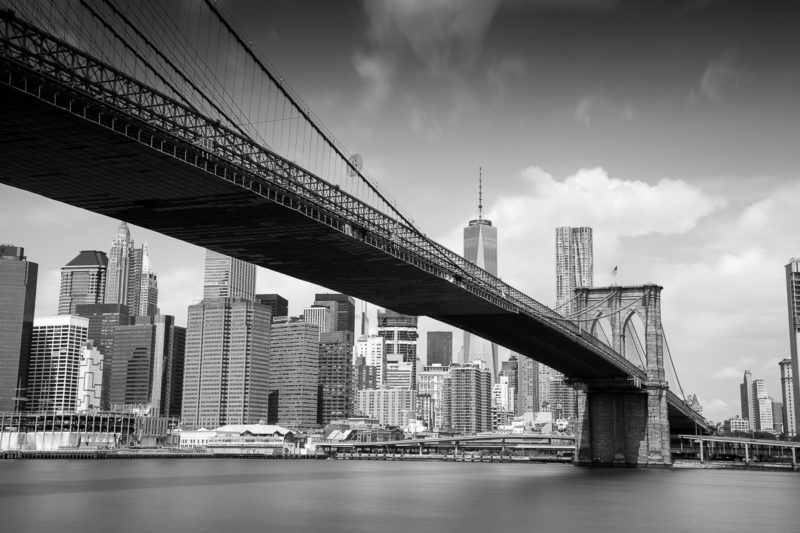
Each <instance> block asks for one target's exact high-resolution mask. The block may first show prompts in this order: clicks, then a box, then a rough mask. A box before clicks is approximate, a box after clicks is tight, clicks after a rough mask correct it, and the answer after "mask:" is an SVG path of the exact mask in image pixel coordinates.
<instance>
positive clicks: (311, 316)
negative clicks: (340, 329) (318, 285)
mask: <svg viewBox="0 0 800 533" xmlns="http://www.w3.org/2000/svg"><path fill="white" fill-rule="evenodd" d="M333 319H334V316H333V313H331V310H330V308H328V307H326V306H324V305H314V306H311V307H305V308H304V309H303V321H304V322H308V323H309V324H314V325H315V326H317V327H318V328H319V334H320V336H321V335H322V334H323V333H331V332H332V331H333V328H334V323H333V322H334V320H333Z"/></svg>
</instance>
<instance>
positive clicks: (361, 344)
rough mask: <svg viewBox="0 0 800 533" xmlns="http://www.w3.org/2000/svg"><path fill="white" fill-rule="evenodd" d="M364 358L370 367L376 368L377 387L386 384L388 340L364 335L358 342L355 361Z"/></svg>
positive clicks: (354, 354)
mask: <svg viewBox="0 0 800 533" xmlns="http://www.w3.org/2000/svg"><path fill="white" fill-rule="evenodd" d="M359 357H363V358H364V361H365V362H366V364H367V365H368V366H371V367H374V368H375V376H376V378H375V379H376V380H377V386H381V385H382V384H384V383H386V339H385V338H384V337H382V336H380V335H364V336H362V337H359V338H358V340H357V341H356V346H355V349H354V350H353V359H357V358H359Z"/></svg>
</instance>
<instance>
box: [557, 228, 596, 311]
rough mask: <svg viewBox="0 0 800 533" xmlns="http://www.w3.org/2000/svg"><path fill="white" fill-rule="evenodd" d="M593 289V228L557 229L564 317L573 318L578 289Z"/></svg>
mask: <svg viewBox="0 0 800 533" xmlns="http://www.w3.org/2000/svg"><path fill="white" fill-rule="evenodd" d="M592 286H594V250H593V247H592V228H585V227H584V228H569V227H561V228H556V309H557V310H558V311H560V312H561V314H562V315H571V314H572V312H573V310H574V309H575V305H574V302H572V299H573V298H574V297H575V289H576V288H578V287H592Z"/></svg>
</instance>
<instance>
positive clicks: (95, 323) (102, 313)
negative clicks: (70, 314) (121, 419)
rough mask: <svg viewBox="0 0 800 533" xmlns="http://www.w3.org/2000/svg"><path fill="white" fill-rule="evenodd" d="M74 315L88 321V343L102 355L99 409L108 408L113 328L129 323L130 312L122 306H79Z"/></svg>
mask: <svg viewBox="0 0 800 533" xmlns="http://www.w3.org/2000/svg"><path fill="white" fill-rule="evenodd" d="M75 314H76V315H78V316H82V317H84V318H87V319H89V342H91V343H92V344H93V345H94V346H95V347H96V348H97V349H98V350H99V351H100V353H101V354H102V355H103V379H102V381H103V383H104V387H103V389H102V398H101V401H100V406H101V409H106V410H107V409H108V408H109V405H110V403H109V398H108V393H109V384H110V383H111V375H112V373H113V368H114V361H113V356H114V354H113V350H112V347H113V345H114V328H116V327H117V326H127V325H128V324H130V323H131V316H130V311H129V308H128V306H127V305H123V304H81V305H76V306H75Z"/></svg>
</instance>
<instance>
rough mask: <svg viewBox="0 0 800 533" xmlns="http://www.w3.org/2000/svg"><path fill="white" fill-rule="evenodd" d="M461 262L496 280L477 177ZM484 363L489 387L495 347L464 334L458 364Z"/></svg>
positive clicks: (492, 232)
mask: <svg viewBox="0 0 800 533" xmlns="http://www.w3.org/2000/svg"><path fill="white" fill-rule="evenodd" d="M464 259H466V260H467V261H470V262H471V263H474V264H476V265H478V266H479V267H480V268H482V269H484V270H485V271H486V272H488V273H489V274H491V275H493V276H497V228H496V227H495V226H492V221H491V220H488V219H485V218H483V176H482V175H481V173H480V172H479V174H478V218H476V219H474V220H470V221H469V223H468V224H467V226H466V227H465V228H464ZM476 360H481V361H484V362H485V363H486V365H487V368H488V369H489V372H490V374H491V376H492V383H494V382H495V381H496V380H497V374H498V371H499V368H498V351H497V345H496V344H494V343H493V342H489V341H487V340H486V339H482V338H480V337H476V336H475V335H473V334H471V333H469V332H466V331H465V332H464V346H463V351H462V352H461V360H460V361H459V362H461V363H465V362H468V361H476Z"/></svg>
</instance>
